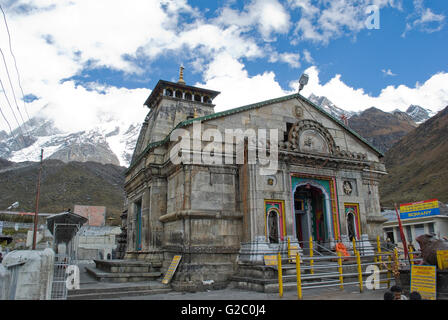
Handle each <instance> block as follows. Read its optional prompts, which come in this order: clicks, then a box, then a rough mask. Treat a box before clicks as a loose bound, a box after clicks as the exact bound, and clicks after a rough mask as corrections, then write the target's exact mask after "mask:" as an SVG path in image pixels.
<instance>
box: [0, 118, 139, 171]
mask: <svg viewBox="0 0 448 320" xmlns="http://www.w3.org/2000/svg"><path fill="white" fill-rule="evenodd" d="M140 128H141V124H140V123H131V124H123V123H121V124H118V123H116V122H114V121H110V122H104V123H101V124H99V125H98V126H97V127H95V128H93V129H90V130H86V131H77V132H67V131H64V130H61V129H60V128H57V127H56V126H55V124H54V122H53V121H52V120H50V119H45V118H41V117H33V118H32V119H30V121H28V122H26V123H25V125H24V126H22V127H21V129H16V130H14V131H13V132H12V134H11V135H9V134H7V133H6V132H4V131H2V132H0V158H4V159H7V160H9V161H13V162H23V161H38V160H39V158H40V152H41V149H44V159H58V160H62V161H64V162H69V161H81V162H85V161H94V162H99V163H103V164H106V163H111V164H115V165H121V166H129V163H130V160H131V157H132V153H133V151H134V147H135V144H136V142H137V138H138V135H139V132H140Z"/></svg>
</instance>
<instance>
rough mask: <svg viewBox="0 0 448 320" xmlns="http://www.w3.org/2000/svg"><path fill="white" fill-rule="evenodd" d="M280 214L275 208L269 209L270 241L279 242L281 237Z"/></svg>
mask: <svg viewBox="0 0 448 320" xmlns="http://www.w3.org/2000/svg"><path fill="white" fill-rule="evenodd" d="M278 221H279V219H278V215H277V212H275V211H274V210H272V211H269V214H268V232H269V233H268V237H269V242H270V243H278V238H279V229H278V228H279V223H278Z"/></svg>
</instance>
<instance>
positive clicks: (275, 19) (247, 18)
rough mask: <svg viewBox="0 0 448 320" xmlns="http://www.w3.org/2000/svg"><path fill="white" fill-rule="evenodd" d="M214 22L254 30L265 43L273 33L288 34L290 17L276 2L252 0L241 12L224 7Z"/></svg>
mask: <svg viewBox="0 0 448 320" xmlns="http://www.w3.org/2000/svg"><path fill="white" fill-rule="evenodd" d="M215 22H216V23H218V24H219V25H224V26H229V25H235V26H238V27H240V28H244V29H246V30H250V29H252V28H256V29H257V30H258V31H259V32H260V34H261V36H262V37H263V39H264V40H265V41H270V40H272V36H273V34H275V33H286V32H288V31H289V28H290V16H289V14H288V12H287V11H286V9H285V8H284V7H283V5H282V4H281V3H280V2H279V1H277V0H252V1H251V2H250V3H249V4H248V5H246V6H245V7H244V9H243V11H241V12H240V11H238V10H235V9H231V8H229V7H225V8H223V9H221V14H220V16H219V17H217V18H216V19H215Z"/></svg>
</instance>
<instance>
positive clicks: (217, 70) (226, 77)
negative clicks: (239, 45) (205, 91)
mask: <svg viewBox="0 0 448 320" xmlns="http://www.w3.org/2000/svg"><path fill="white" fill-rule="evenodd" d="M204 81H205V83H197V84H196V85H197V86H199V87H204V88H209V89H213V90H217V91H220V92H221V94H220V95H218V97H216V99H215V100H214V101H213V103H215V104H216V107H215V111H223V110H227V109H231V108H235V107H239V106H243V105H247V104H250V103H255V102H259V101H262V100H267V99H272V98H276V97H279V96H282V95H284V94H285V91H284V90H283V89H282V88H281V86H280V85H279V84H278V82H277V81H276V80H275V74H274V72H272V71H265V72H264V73H263V74H257V75H255V76H249V74H248V72H247V70H245V67H244V65H243V64H242V63H241V62H239V61H238V60H237V59H235V58H233V57H232V56H231V55H229V54H227V53H221V54H219V55H217V56H216V57H215V58H214V59H213V61H212V62H211V63H210V65H209V66H208V68H207V70H206V72H205V75H204Z"/></svg>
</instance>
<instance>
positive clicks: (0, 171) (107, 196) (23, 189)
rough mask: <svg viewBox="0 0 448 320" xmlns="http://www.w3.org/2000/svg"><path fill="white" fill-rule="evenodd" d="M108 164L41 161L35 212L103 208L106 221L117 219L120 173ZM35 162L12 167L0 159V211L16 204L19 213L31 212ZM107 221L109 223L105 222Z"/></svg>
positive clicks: (120, 199)
mask: <svg viewBox="0 0 448 320" xmlns="http://www.w3.org/2000/svg"><path fill="white" fill-rule="evenodd" d="M125 169H126V168H125V167H119V166H115V165H112V164H100V163H96V162H70V163H64V162H63V161H60V160H44V161H43V169H42V179H41V189H40V201H39V211H40V212H48V213H57V212H62V211H64V210H66V209H68V208H71V209H72V210H73V206H74V205H75V204H80V205H95V206H106V207H107V218H115V220H113V223H115V224H118V223H119V222H120V220H119V216H120V214H121V212H122V209H123V203H124V202H123V201H124V190H123V185H124V170H125ZM38 170H39V163H38V162H23V163H14V162H10V161H7V160H4V159H0V181H1V182H2V183H0V208H1V210H4V209H6V208H7V207H8V206H9V205H11V204H12V203H14V202H16V201H18V202H19V203H20V207H19V208H18V209H17V210H20V211H28V212H34V211H35V199H36V186H37V175H38ZM108 221H109V220H108Z"/></svg>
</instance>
